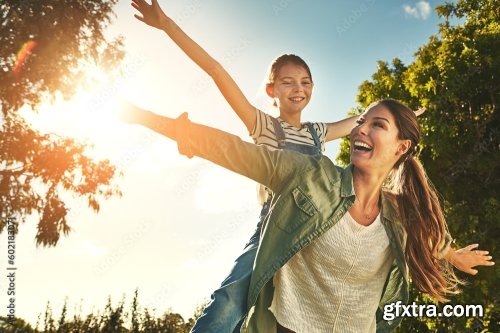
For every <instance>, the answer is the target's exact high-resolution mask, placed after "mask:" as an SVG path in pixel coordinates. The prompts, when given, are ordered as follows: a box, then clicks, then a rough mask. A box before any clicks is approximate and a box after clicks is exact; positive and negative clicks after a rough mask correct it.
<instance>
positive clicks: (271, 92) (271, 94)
mask: <svg viewBox="0 0 500 333" xmlns="http://www.w3.org/2000/svg"><path fill="white" fill-rule="evenodd" d="M266 93H267V96H269V97H271V98H274V86H273V85H272V84H270V83H267V84H266Z"/></svg>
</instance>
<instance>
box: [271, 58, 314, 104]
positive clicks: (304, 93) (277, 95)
mask: <svg viewBox="0 0 500 333" xmlns="http://www.w3.org/2000/svg"><path fill="white" fill-rule="evenodd" d="M312 88H313V82H312V79H311V77H310V76H309V74H308V73H307V70H306V69H305V68H304V67H302V66H299V65H296V64H293V63H288V64H286V65H284V66H283V67H281V68H280V70H279V72H278V75H277V77H276V80H275V81H274V84H269V85H267V86H266V92H267V94H268V95H269V97H271V98H273V99H274V100H275V101H276V104H277V105H278V108H279V110H280V113H287V114H295V113H300V112H302V110H303V109H304V108H305V107H306V106H307V104H308V103H309V101H310V100H311V94H312Z"/></svg>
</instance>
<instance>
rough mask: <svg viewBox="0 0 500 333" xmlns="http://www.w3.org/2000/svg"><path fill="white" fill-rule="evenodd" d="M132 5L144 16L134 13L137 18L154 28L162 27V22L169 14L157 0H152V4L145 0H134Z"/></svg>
mask: <svg viewBox="0 0 500 333" xmlns="http://www.w3.org/2000/svg"><path fill="white" fill-rule="evenodd" d="M132 7H134V8H135V9H137V10H138V11H139V12H140V13H141V14H142V16H140V15H138V14H134V17H135V18H136V19H138V20H139V21H142V22H144V23H146V24H147V25H150V26H152V27H154V28H158V29H162V24H163V22H164V21H165V19H166V18H167V16H166V15H165V13H164V12H163V10H162V9H161V8H160V5H159V4H158V1H157V0H152V3H151V5H150V4H148V3H147V2H146V1H144V0H132Z"/></svg>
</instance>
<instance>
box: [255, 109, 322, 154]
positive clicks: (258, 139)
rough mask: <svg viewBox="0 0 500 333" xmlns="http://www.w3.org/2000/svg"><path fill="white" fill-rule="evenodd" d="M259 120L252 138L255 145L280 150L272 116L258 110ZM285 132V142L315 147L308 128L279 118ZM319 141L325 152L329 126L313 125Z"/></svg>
mask: <svg viewBox="0 0 500 333" xmlns="http://www.w3.org/2000/svg"><path fill="white" fill-rule="evenodd" d="M256 116H257V119H256V122H255V128H254V130H253V132H252V133H250V136H251V137H252V139H253V140H254V142H255V144H258V145H263V146H266V147H267V148H269V149H272V150H276V149H278V140H277V138H276V134H275V133H274V126H273V121H272V120H271V116H270V115H268V114H267V113H265V112H262V111H261V110H257V115H256ZM278 121H279V122H280V125H281V127H282V128H283V131H284V132H285V142H289V143H295V144H302V145H307V146H314V139H313V137H312V135H311V133H309V129H308V128H307V126H302V127H301V128H297V127H294V126H292V125H290V124H289V123H287V122H286V121H284V120H281V119H280V118H278ZM312 125H313V127H314V129H315V130H316V133H317V134H318V137H319V140H320V141H321V152H324V151H325V139H326V133H327V125H326V124H325V123H312Z"/></svg>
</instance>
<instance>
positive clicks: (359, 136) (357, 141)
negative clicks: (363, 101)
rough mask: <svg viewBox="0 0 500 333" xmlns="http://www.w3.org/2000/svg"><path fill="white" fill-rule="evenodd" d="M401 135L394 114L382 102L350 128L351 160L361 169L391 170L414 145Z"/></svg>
mask: <svg viewBox="0 0 500 333" xmlns="http://www.w3.org/2000/svg"><path fill="white" fill-rule="evenodd" d="M398 136H399V129H398V128H397V127H396V121H395V119H394V116H393V115H392V113H391V112H390V111H389V110H388V109H387V108H386V107H385V106H384V105H382V104H377V105H375V106H373V107H371V108H370V109H368V110H367V111H366V112H365V113H363V114H362V115H361V116H360V117H359V119H358V125H357V126H356V127H354V128H353V130H352V131H351V136H350V138H351V149H350V152H351V163H352V164H354V165H355V166H356V167H357V168H359V169H361V170H363V169H365V170H372V171H381V172H384V173H387V172H389V171H390V170H391V169H392V168H393V166H394V165H395V164H396V162H397V161H398V160H399V158H400V157H401V155H403V154H404V153H405V152H406V151H407V150H408V149H409V148H410V145H411V141H410V140H400V139H399V138H398Z"/></svg>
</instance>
